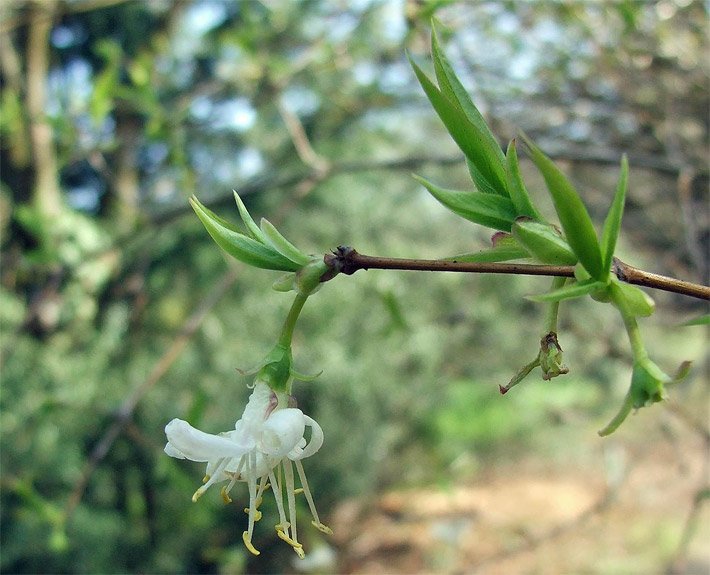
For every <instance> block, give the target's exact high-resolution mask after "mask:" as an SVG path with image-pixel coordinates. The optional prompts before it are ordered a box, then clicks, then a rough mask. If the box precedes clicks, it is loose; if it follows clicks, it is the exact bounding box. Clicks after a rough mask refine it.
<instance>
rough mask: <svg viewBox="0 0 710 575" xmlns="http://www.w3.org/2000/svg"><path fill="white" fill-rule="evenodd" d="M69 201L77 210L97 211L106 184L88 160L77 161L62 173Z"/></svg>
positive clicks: (66, 196) (65, 194) (65, 192)
mask: <svg viewBox="0 0 710 575" xmlns="http://www.w3.org/2000/svg"><path fill="white" fill-rule="evenodd" d="M61 179H62V187H63V189H64V196H65V198H66V201H67V203H68V204H69V205H70V206H71V207H72V208H73V209H75V210H80V211H83V212H89V213H96V212H97V211H98V209H99V207H100V203H101V196H103V195H104V193H105V192H106V184H105V183H104V181H103V180H102V179H101V178H100V177H99V175H98V174H97V173H96V171H95V170H94V169H93V168H92V167H91V165H90V164H89V163H88V162H75V163H73V164H71V165H70V166H69V167H67V168H66V169H65V170H64V171H63V172H62V174H61Z"/></svg>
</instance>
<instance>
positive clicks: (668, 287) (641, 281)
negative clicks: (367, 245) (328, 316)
mask: <svg viewBox="0 0 710 575" xmlns="http://www.w3.org/2000/svg"><path fill="white" fill-rule="evenodd" d="M323 260H324V261H325V263H326V264H327V265H328V266H330V268H331V270H332V272H331V273H329V274H326V275H325V276H324V278H323V281H327V280H329V279H331V278H332V277H334V276H335V275H336V274H337V273H343V274H346V275H351V274H354V273H355V272H356V271H358V270H362V269H364V270H367V269H380V270H409V271H432V272H460V273H493V274H516V275H536V276H556V277H574V267H573V266H554V265H536V264H517V263H501V262H493V263H473V262H459V261H456V260H420V259H409V258H383V257H377V256H366V255H363V254H360V253H358V252H357V251H356V250H355V249H354V248H351V247H346V246H340V247H339V248H338V249H337V250H335V251H334V252H333V253H331V254H326V255H325V256H324V257H323ZM612 272H613V273H614V274H615V275H616V277H618V278H619V280H621V281H623V282H627V283H632V284H636V285H641V286H644V287H648V288H653V289H659V290H664V291H669V292H673V293H677V294H681V295H685V296H688V297H694V298H698V299H704V300H710V287H707V286H703V285H700V284H694V283H691V282H687V281H683V280H678V279H675V278H670V277H667V276H662V275H658V274H654V273H651V272H645V271H643V270H640V269H638V268H635V267H633V266H630V265H628V264H625V263H624V262H622V261H621V260H618V259H615V260H614V266H613V270H612Z"/></svg>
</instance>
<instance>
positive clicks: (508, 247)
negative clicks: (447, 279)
mask: <svg viewBox="0 0 710 575" xmlns="http://www.w3.org/2000/svg"><path fill="white" fill-rule="evenodd" d="M529 256H530V254H529V253H528V252H527V250H525V249H524V248H523V247H522V246H521V245H520V244H519V243H518V242H517V241H516V240H515V238H513V237H511V236H507V237H505V238H501V239H499V240H497V241H496V242H495V243H494V245H493V247H492V248H488V249H485V250H481V251H478V252H473V253H469V254H460V255H458V256H453V257H450V258H446V259H447V260H451V261H456V262H472V263H490V262H505V261H508V260H520V259H525V258H528V257H529Z"/></svg>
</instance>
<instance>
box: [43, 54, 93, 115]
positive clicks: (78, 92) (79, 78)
mask: <svg viewBox="0 0 710 575" xmlns="http://www.w3.org/2000/svg"><path fill="white" fill-rule="evenodd" d="M47 85H48V97H47V105H46V111H47V114H49V115H50V116H58V115H62V114H66V113H67V112H69V113H78V112H79V111H81V110H83V109H84V108H85V107H86V105H87V103H88V101H89V98H90V96H91V91H92V86H93V84H92V70H91V66H90V65H89V64H88V62H86V60H82V59H79V58H74V59H72V60H71V61H70V62H68V63H67V64H66V65H65V66H64V67H63V68H53V69H52V70H51V71H50V72H49V75H48V78H47Z"/></svg>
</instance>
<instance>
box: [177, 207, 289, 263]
mask: <svg viewBox="0 0 710 575" xmlns="http://www.w3.org/2000/svg"><path fill="white" fill-rule="evenodd" d="M190 204H191V205H192V208H193V209H194V210H195V213H196V214H197V217H198V218H200V220H201V221H202V224H203V225H204V226H205V228H206V229H207V232H208V233H209V234H210V236H212V239H213V240H214V241H215V242H217V245H218V246H219V247H221V248H222V249H223V250H224V251H225V252H227V253H228V254H229V255H231V256H232V257H234V258H236V259H238V260H239V261H241V262H244V263H245V264H248V265H250V266H254V267H257V268H264V269H271V270H282V271H296V270H297V269H299V267H300V266H299V265H298V264H295V263H294V262H292V261H290V260H288V259H287V258H285V257H284V256H282V255H281V254H279V253H278V252H276V251H274V250H273V249H271V248H268V247H266V246H264V245H262V244H260V243H259V242H257V241H256V240H253V239H252V238H249V237H247V236H245V235H243V234H241V233H239V232H236V231H234V230H233V229H231V228H229V227H226V226H224V225H223V224H222V222H223V220H222V219H221V218H219V217H218V216H216V215H215V214H214V213H212V212H211V211H210V210H208V209H207V208H206V207H205V206H203V205H202V204H201V203H200V202H199V200H198V199H197V198H195V197H194V196H193V197H192V198H190Z"/></svg>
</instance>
